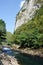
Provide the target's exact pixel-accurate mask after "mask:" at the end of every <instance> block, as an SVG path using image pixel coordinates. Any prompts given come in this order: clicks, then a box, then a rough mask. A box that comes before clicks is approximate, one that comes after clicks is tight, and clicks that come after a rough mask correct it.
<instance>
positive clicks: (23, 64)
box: [2, 49, 43, 65]
mask: <svg viewBox="0 0 43 65" xmlns="http://www.w3.org/2000/svg"><path fill="white" fill-rule="evenodd" d="M3 52H4V53H5V54H8V55H11V56H14V57H15V58H16V59H17V60H18V63H19V64H20V65H43V58H41V57H39V56H32V55H27V54H22V53H20V52H18V51H15V50H11V49H9V50H6V51H5V50H3V51H2V53H3ZM15 65H16V64H15Z"/></svg>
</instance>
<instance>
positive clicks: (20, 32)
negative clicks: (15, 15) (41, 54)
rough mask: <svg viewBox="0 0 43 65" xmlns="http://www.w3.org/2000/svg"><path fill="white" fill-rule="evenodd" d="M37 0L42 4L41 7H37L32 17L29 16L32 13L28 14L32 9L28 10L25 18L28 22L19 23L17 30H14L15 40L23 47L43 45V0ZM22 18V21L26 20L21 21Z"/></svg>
mask: <svg viewBox="0 0 43 65" xmlns="http://www.w3.org/2000/svg"><path fill="white" fill-rule="evenodd" d="M30 1H33V2H34V1H35V0H30ZM36 1H37V2H36V3H40V6H39V5H38V7H39V8H36V10H35V14H34V13H33V14H32V17H31V18H28V17H30V15H31V14H30V15H28V16H27V14H29V13H30V11H29V9H28V12H27V13H26V18H27V19H26V20H25V21H26V23H24V24H23V23H22V24H21V23H19V24H20V26H19V25H18V26H17V28H16V31H15V32H14V42H15V43H17V44H20V46H21V47H25V46H28V47H32V48H39V47H43V4H42V3H43V2H42V0H40V1H39V0H36ZM34 3H35V2H34ZM28 5H29V4H28ZM32 7H33V6H32ZM27 8H28V7H27ZM22 9H23V7H22ZM30 9H31V8H30ZM26 10H27V9H26ZM32 12H34V10H33V11H32V9H31V13H32ZM19 14H20V13H19ZM23 14H24V13H23ZM33 15H34V16H33ZM23 17H24V16H23ZM22 19H23V18H22V16H21V19H19V20H20V22H23V21H24V20H23V21H21V20H22ZM25 21H24V22H25ZM17 22H18V19H17V21H16V23H17ZM16 25H17V24H16Z"/></svg>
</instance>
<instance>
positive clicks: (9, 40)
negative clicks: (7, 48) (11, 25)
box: [6, 32, 14, 45]
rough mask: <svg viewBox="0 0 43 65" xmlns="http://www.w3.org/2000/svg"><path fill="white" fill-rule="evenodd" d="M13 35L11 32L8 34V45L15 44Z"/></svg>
mask: <svg viewBox="0 0 43 65" xmlns="http://www.w3.org/2000/svg"><path fill="white" fill-rule="evenodd" d="M13 39H14V38H13V34H12V33H11V32H7V33H6V41H7V44H8V45H11V43H13Z"/></svg>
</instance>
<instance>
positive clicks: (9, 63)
mask: <svg viewBox="0 0 43 65" xmlns="http://www.w3.org/2000/svg"><path fill="white" fill-rule="evenodd" d="M0 65H19V64H18V62H17V59H16V58H14V57H13V56H9V55H6V54H4V53H2V54H0Z"/></svg>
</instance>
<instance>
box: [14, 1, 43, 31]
mask: <svg viewBox="0 0 43 65" xmlns="http://www.w3.org/2000/svg"><path fill="white" fill-rule="evenodd" d="M42 1H43V0H25V2H24V4H23V7H22V8H21V10H20V11H19V12H18V14H17V16H16V26H15V30H16V29H17V28H18V27H19V26H21V25H22V24H24V23H26V22H27V21H28V20H31V19H32V18H33V17H34V15H35V13H36V10H38V9H39V8H40V7H41V4H42Z"/></svg>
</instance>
